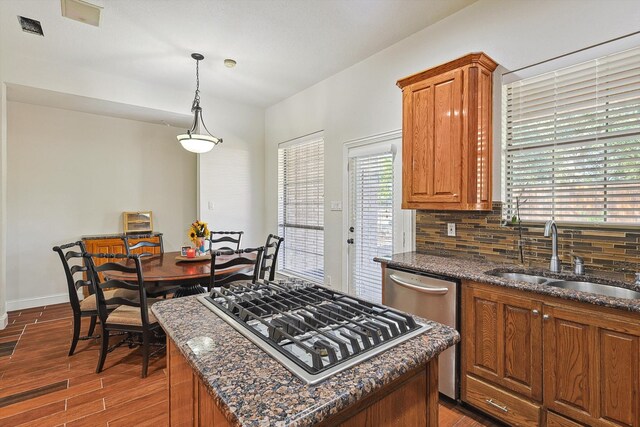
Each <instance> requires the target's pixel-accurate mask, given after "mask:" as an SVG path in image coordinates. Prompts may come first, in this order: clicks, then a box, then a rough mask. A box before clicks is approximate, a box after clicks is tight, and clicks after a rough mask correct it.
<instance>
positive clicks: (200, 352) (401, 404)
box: [152, 296, 460, 426]
mask: <svg viewBox="0 0 640 427" xmlns="http://www.w3.org/2000/svg"><path fill="white" fill-rule="evenodd" d="M152 310H153V312H154V314H155V316H156V317H157V318H158V321H159V322H160V324H161V325H162V327H163V329H164V330H165V331H166V333H167V342H168V348H167V356H168V357H167V368H168V372H169V413H170V422H171V425H172V426H177V425H190V426H191V425H203V426H204V425H215V426H227V425H230V426H311V425H391V424H392V423H395V425H424V426H436V425H437V423H438V419H437V414H438V385H437V371H438V370H437V356H438V355H439V354H440V353H441V352H442V351H444V350H445V349H447V348H449V347H451V346H452V345H454V344H455V343H457V342H458V341H459V339H460V337H459V334H458V333H457V332H456V331H455V330H453V329H451V328H448V327H446V326H443V325H440V324H438V323H435V322H429V321H426V320H421V321H422V322H424V323H426V324H427V325H428V326H429V327H430V329H429V330H428V331H427V332H426V333H424V334H422V335H418V336H416V337H413V338H411V339H409V340H407V341H405V342H403V343H400V344H398V345H397V346H395V347H393V348H391V349H388V350H386V351H384V352H382V353H380V354H377V355H376V356H374V357H373V358H371V359H368V360H365V361H363V362H361V363H359V364H357V365H355V366H352V367H350V368H347V369H346V370H344V371H341V372H338V373H336V374H334V375H333V376H331V377H330V378H328V379H327V380H325V381H322V382H320V383H318V384H316V385H309V384H307V383H305V382H304V381H302V380H301V379H299V378H298V377H297V376H295V375H293V374H292V373H291V372H290V371H289V370H287V369H286V368H285V367H284V366H283V365H282V364H280V363H279V362H278V361H277V360H275V359H274V358H272V357H271V356H269V355H268V354H267V353H266V352H264V351H263V350H262V349H260V348H259V347H257V346H256V345H255V344H253V343H252V342H251V341H250V340H248V339H247V338H245V336H243V335H242V334H240V333H239V332H237V331H236V330H235V329H234V328H232V327H231V326H230V325H229V324H227V323H226V322H225V321H224V320H222V319H221V318H220V317H218V316H217V315H216V314H214V313H213V312H212V311H210V310H209V309H208V308H207V307H205V306H204V305H203V304H202V303H201V302H200V301H199V300H198V297H195V296H194V297H185V298H178V299H173V300H166V301H160V302H158V303H156V304H154V305H153V308H152ZM398 423H400V424H398Z"/></svg>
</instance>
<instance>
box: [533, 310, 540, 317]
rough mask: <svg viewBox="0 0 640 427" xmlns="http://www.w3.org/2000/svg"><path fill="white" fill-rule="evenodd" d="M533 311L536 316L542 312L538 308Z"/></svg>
mask: <svg viewBox="0 0 640 427" xmlns="http://www.w3.org/2000/svg"><path fill="white" fill-rule="evenodd" d="M531 313H533V315H534V316H537V315H538V314H540V312H539V311H538V310H535V309H534V310H532V311H531Z"/></svg>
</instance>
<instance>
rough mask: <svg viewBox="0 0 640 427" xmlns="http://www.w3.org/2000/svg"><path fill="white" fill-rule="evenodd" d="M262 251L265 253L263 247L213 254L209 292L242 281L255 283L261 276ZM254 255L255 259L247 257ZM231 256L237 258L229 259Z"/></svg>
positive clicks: (215, 252)
mask: <svg viewBox="0 0 640 427" xmlns="http://www.w3.org/2000/svg"><path fill="white" fill-rule="evenodd" d="M262 251H264V248H263V247H259V248H250V249H238V250H236V251H232V250H226V251H213V252H211V275H210V276H209V286H208V289H209V291H211V289H212V288H214V287H216V286H224V285H227V284H229V283H231V282H237V281H240V280H246V281H251V283H255V282H256V281H257V280H258V275H259V274H260V262H261V261H260V260H261V258H262ZM253 253H255V257H253V256H247V255H249V254H253ZM229 255H237V256H234V257H231V258H229V257H228V256H229Z"/></svg>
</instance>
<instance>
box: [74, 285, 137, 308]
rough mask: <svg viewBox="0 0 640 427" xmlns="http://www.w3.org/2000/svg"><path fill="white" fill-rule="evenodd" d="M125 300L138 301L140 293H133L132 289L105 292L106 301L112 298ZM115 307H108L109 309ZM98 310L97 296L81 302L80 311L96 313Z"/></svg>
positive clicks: (91, 296) (88, 297)
mask: <svg viewBox="0 0 640 427" xmlns="http://www.w3.org/2000/svg"><path fill="white" fill-rule="evenodd" d="M114 297H118V298H125V299H130V300H135V299H138V291H132V290H130V289H109V290H106V291H104V299H105V300H109V299H111V298H114ZM114 307H115V306H108V308H109V309H111V308H114ZM97 309H98V307H97V305H96V296H95V294H94V295H89V296H87V297H86V298H85V299H83V300H82V301H80V310H82V311H96V310H97Z"/></svg>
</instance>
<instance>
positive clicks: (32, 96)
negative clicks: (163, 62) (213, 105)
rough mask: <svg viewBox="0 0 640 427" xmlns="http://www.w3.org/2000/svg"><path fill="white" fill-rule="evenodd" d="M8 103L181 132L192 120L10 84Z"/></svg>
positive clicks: (170, 114) (135, 107) (130, 106)
mask: <svg viewBox="0 0 640 427" xmlns="http://www.w3.org/2000/svg"><path fill="white" fill-rule="evenodd" d="M7 99H8V100H10V101H16V102H23V103H26V104H35V105H43V106H45V107H53V108H62V109H64V110H71V111H81V112H83V113H89V114H97V115H104V116H110V117H119V118H121V119H129V120H137V121H140V122H148V123H154V124H158V123H161V124H164V125H166V126H173V127H175V128H179V129H188V128H190V127H191V124H192V122H193V116H192V115H188V114H179V113H174V112H170V111H162V110H156V109H152V108H146V107H142V106H139V105H131V104H123V103H120V102H113V101H107V100H104V99H96V98H88V97H86V96H78V95H71V94H68V93H62V92H55V91H52V90H46V89H40V88H35V87H31V86H23V85H18V84H12V83H9V84H7Z"/></svg>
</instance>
